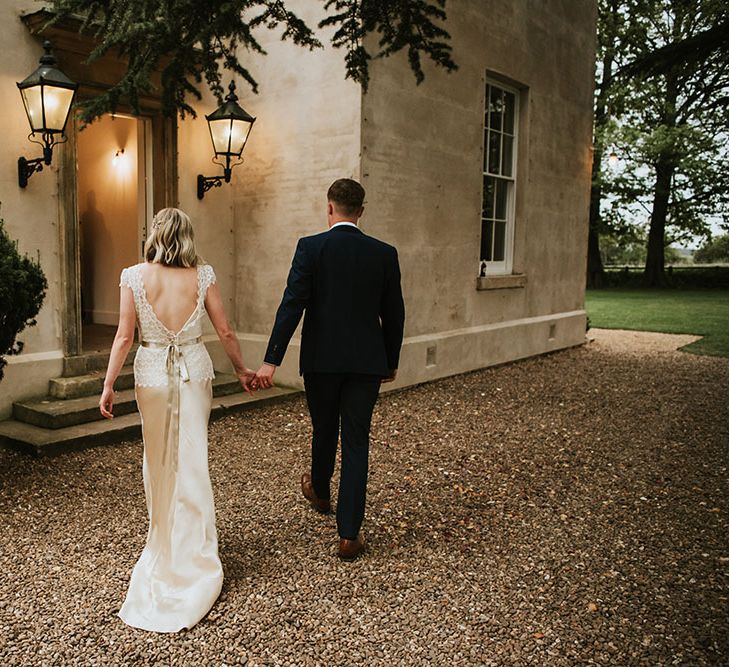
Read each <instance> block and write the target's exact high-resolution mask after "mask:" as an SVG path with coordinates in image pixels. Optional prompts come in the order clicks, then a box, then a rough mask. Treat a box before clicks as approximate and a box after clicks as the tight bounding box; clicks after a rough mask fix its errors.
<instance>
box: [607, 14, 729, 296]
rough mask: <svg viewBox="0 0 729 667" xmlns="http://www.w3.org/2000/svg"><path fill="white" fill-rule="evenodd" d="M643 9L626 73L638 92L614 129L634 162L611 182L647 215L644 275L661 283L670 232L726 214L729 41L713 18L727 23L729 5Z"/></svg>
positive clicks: (701, 228) (617, 195) (685, 233)
mask: <svg viewBox="0 0 729 667" xmlns="http://www.w3.org/2000/svg"><path fill="white" fill-rule="evenodd" d="M634 9H635V12H634V13H633V15H632V21H633V24H634V31H635V34H636V35H638V36H639V38H638V39H632V40H630V42H629V44H628V47H629V49H630V51H631V62H630V63H629V64H628V65H626V66H625V68H624V69H623V70H622V71H621V72H620V73H619V74H618V76H619V77H622V78H623V80H625V81H626V83H625V85H626V87H627V88H628V90H629V95H628V96H627V97H626V100H627V101H626V108H625V110H624V113H623V114H622V115H621V117H620V119H619V120H618V130H617V131H616V133H615V134H614V136H615V137H616V144H618V145H619V151H620V154H621V155H622V157H623V158H624V162H625V166H624V168H623V169H621V171H620V172H619V173H618V174H617V175H616V176H615V177H614V178H613V179H612V182H611V184H610V189H611V192H612V194H613V196H614V199H613V201H612V202H611V205H612V206H613V207H614V208H616V209H620V210H621V215H622V216H623V217H625V216H626V211H631V210H632V211H633V213H634V215H635V216H636V217H638V218H640V217H643V218H644V217H645V215H647V217H648V224H649V231H648V244H647V254H646V264H645V271H644V282H645V284H647V285H649V286H657V285H661V284H663V283H664V268H665V249H666V247H667V246H668V245H670V243H671V242H673V241H677V240H686V239H688V238H692V237H695V236H707V235H708V234H709V233H710V230H709V226H708V222H707V220H708V218H709V217H711V216H720V217H723V218H724V220H726V219H727V218H726V216H727V213H728V206H729V136H727V134H726V127H727V125H728V124H729V113H728V108H729V107H728V105H727V101H728V100H729V98H728V97H727V91H728V90H729V48H728V44H729V42H727V38H726V33H717V32H716V31H715V30H714V28H715V26H720V25H725V24H727V17H728V16H729V8H728V7H727V5H726V3H725V2H723V1H721V0H701V1H699V2H693V1H691V2H689V0H640V1H636V3H635V5H634ZM677 53H678V54H683V56H684V57H677V56H676V54H677ZM687 54H689V55H687ZM697 54H699V55H701V56H702V57H698V55H697Z"/></svg>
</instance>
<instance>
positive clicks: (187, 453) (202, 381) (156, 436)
mask: <svg viewBox="0 0 729 667" xmlns="http://www.w3.org/2000/svg"><path fill="white" fill-rule="evenodd" d="M143 266H144V264H143V263H140V264H136V265H135V266H130V267H127V268H125V269H124V270H123V271H122V273H121V278H120V282H119V284H120V286H122V285H123V286H127V287H129V288H131V290H132V292H133V293H134V304H135V308H136V312H137V324H138V327H139V334H140V346H139V349H138V350H137V352H136V356H135V358H134V392H135V396H136V399H137V405H138V407H139V412H140V414H141V417H142V436H143V439H144V460H143V465H142V474H143V479H144V491H145V497H146V501H147V510H148V514H149V530H148V533H147V542H146V544H145V546H144V550H143V551H142V554H141V556H140V557H139V560H138V561H137V563H136V565H135V566H134V569H133V571H132V574H131V579H130V582H129V589H128V591H127V595H126V599H125V600H124V604H123V605H122V607H121V609H120V611H119V616H120V617H121V618H122V620H123V621H124V622H125V623H127V624H128V625H131V626H134V627H136V628H142V629H144V630H152V631H156V632H177V631H178V630H181V629H182V628H191V627H192V626H193V625H195V624H196V623H197V622H198V621H199V620H200V619H201V618H202V617H203V616H205V614H207V612H208V611H209V610H210V608H211V607H212V605H213V603H214V602H215V600H216V599H217V597H218V595H219V594H220V589H221V587H222V585H223V568H222V565H221V563H220V558H219V557H218V537H217V532H216V528H215V505H214V502H213V491H212V486H211V484H210V476H209V473H208V418H209V416H210V407H211V404H212V380H213V378H214V377H215V373H214V372H213V365H212V361H211V360H210V355H209V354H208V352H207V350H206V348H205V346H204V345H203V343H202V340H201V335H202V323H201V320H202V318H203V315H204V314H205V305H204V302H205V293H206V291H207V288H208V287H209V286H210V285H211V284H213V283H214V282H215V273H214V271H213V268H212V267H211V266H210V265H209V264H202V265H199V266H198V267H197V287H198V292H197V305H196V307H195V310H194V311H193V312H192V314H191V315H190V317H189V319H188V320H187V322H186V323H185V325H184V326H183V327H182V329H180V331H179V332H177V333H174V332H172V331H170V330H169V329H167V328H166V327H165V326H164V325H163V324H162V323H161V322H160V321H159V319H158V318H157V316H156V315H155V313H154V310H153V309H152V306H151V304H150V303H149V301H148V300H147V296H146V293H145V289H144V283H143V279H142V272H141V269H142V267H143Z"/></svg>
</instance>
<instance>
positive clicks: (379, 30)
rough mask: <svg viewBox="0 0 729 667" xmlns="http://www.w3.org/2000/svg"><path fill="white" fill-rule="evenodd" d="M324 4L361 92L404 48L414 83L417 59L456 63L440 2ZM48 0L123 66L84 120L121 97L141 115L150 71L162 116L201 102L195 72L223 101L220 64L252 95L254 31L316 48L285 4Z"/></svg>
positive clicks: (89, 104)
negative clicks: (372, 65) (382, 62)
mask: <svg viewBox="0 0 729 667" xmlns="http://www.w3.org/2000/svg"><path fill="white" fill-rule="evenodd" d="M311 1H312V2H314V0H311ZM322 1H323V2H324V9H325V10H326V12H327V16H326V18H324V19H323V20H322V21H321V22H320V23H319V27H327V26H329V27H333V28H335V31H334V33H333V35H332V38H331V42H332V44H333V46H335V47H336V48H342V49H344V50H345V52H346V53H345V63H346V76H347V77H348V78H351V79H353V80H354V81H356V82H358V83H360V84H361V85H362V87H363V88H364V89H365V90H366V88H367V84H368V81H369V62H370V61H371V60H372V59H373V58H384V57H387V56H390V55H392V54H394V53H397V52H399V51H402V50H405V51H406V52H407V55H408V60H409V62H410V66H411V68H412V70H413V72H414V74H415V77H416V80H417V82H418V83H420V82H421V81H422V80H423V77H424V74H423V68H422V63H421V58H422V57H424V56H425V57H428V58H430V59H431V60H432V61H433V62H434V63H435V64H436V65H437V66H440V67H443V68H445V69H446V70H447V71H452V70H454V69H456V64H455V63H454V62H453V60H452V59H451V46H450V44H449V39H450V35H449V34H448V33H447V32H446V31H445V30H444V29H443V28H442V27H441V26H440V24H441V23H442V22H443V21H445V19H446V13H445V4H446V0H322ZM52 6H53V9H54V10H55V12H56V17H55V18H54V19H53V20H54V21H57V20H60V19H62V18H64V17H67V16H71V15H78V16H82V17H83V18H84V22H83V25H82V27H81V30H82V31H87V32H90V33H92V34H93V35H94V36H95V37H96V39H97V40H98V46H97V47H96V48H95V49H94V51H93V52H92V53H91V56H90V58H89V60H90V61H93V60H94V59H96V58H98V57H99V56H101V55H102V54H104V53H107V52H109V51H113V52H115V53H118V54H119V55H120V56H121V57H122V58H124V59H126V60H127V62H128V64H127V68H126V72H125V74H124V76H123V77H122V79H121V80H120V81H119V82H118V83H117V84H116V85H114V86H112V87H111V88H110V89H108V90H106V91H104V92H102V93H101V94H100V95H98V96H97V97H94V98H93V99H90V100H87V101H84V102H82V103H81V112H82V113H81V116H82V119H83V120H84V121H85V122H91V121H92V120H93V119H94V118H96V117H98V116H100V115H101V114H103V113H107V112H111V111H114V110H115V108H116V107H117V105H118V103H119V102H120V101H121V100H122V99H125V100H126V101H128V102H129V103H130V104H131V106H132V108H133V109H134V111H135V113H139V98H140V95H142V94H144V93H148V92H150V91H151V90H152V89H153V83H152V75H153V73H154V72H155V71H156V70H157V69H161V87H162V90H161V98H162V112H163V113H164V114H165V115H167V116H170V117H171V116H174V115H176V114H178V113H179V114H180V116H181V117H183V118H184V117H185V115H186V114H190V115H191V116H193V117H194V116H195V110H194V109H193V107H192V106H191V105H190V104H189V103H188V101H187V100H188V99H189V96H192V97H193V98H196V99H198V100H199V99H200V98H201V93H200V88H199V86H200V84H201V83H202V81H203V78H204V79H205V82H206V83H207V85H208V86H209V87H210V89H211V90H212V92H213V93H214V94H215V96H216V97H217V98H218V101H219V102H220V103H222V100H223V94H224V86H223V81H222V77H223V74H224V73H225V70H229V71H231V72H234V73H236V74H238V75H239V76H241V77H242V78H243V79H245V80H246V81H247V82H248V84H249V85H250V86H251V88H252V90H253V91H254V92H257V90H258V83H257V82H256V81H255V79H254V78H253V76H252V75H251V73H250V72H249V71H248V69H247V68H246V66H245V63H244V62H241V60H240V55H241V53H242V52H244V51H253V52H257V53H265V51H264V49H263V47H262V46H261V45H260V43H259V42H258V40H257V39H256V37H255V34H254V33H255V31H256V29H258V28H268V29H272V30H273V29H281V30H282V35H281V38H282V39H290V40H292V41H293V42H294V43H295V44H298V45H300V46H302V47H304V48H308V49H316V48H321V46H322V44H321V42H320V41H319V39H318V38H317V37H316V35H315V34H314V31H313V30H312V29H311V28H310V27H309V26H308V25H307V24H306V23H305V22H304V21H303V20H302V19H301V18H299V17H298V16H297V15H296V14H295V13H294V12H293V11H292V10H291V9H289V8H288V7H287V4H286V0H204V1H201V0H52ZM371 34H372V35H377V36H378V40H377V49H376V50H375V51H374V52H371V51H370V49H371V48H372V47H369V48H368V46H366V45H365V38H366V37H367V36H368V35H371ZM368 43H369V41H368Z"/></svg>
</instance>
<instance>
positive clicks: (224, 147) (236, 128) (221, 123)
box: [210, 118, 251, 155]
mask: <svg viewBox="0 0 729 667" xmlns="http://www.w3.org/2000/svg"><path fill="white" fill-rule="evenodd" d="M250 129H251V123H250V122H248V121H243V120H233V119H230V118H224V119H221V120H212V121H210V135H211V137H212V139H213V147H214V148H215V152H216V153H217V154H218V155H240V154H241V153H242V152H243V148H244V147H245V145H246V139H248V133H249V132H250Z"/></svg>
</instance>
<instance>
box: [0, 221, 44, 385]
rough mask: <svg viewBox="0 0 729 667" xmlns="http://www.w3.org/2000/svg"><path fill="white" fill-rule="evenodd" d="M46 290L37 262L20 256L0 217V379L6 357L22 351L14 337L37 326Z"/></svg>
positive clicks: (3, 371)
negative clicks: (26, 328) (26, 329)
mask: <svg viewBox="0 0 729 667" xmlns="http://www.w3.org/2000/svg"><path fill="white" fill-rule="evenodd" d="M46 289H48V281H47V280H46V277H45V274H44V273H43V269H41V267H40V263H39V262H38V261H33V260H31V259H29V258H28V257H27V256H21V255H20V253H19V252H18V247H17V243H16V242H15V241H12V240H11V239H10V237H9V236H8V234H7V232H6V231H5V221H4V220H3V219H2V218H0V380H2V379H3V377H4V375H5V370H4V369H5V366H6V365H7V363H8V362H7V361H6V360H5V356H6V355H11V354H20V353H21V352H22V350H23V343H22V341H18V340H16V337H17V336H18V334H19V333H20V332H21V331H22V330H23V329H25V327H28V326H33V325H34V324H35V323H36V320H35V317H36V315H38V312H39V311H40V308H41V305H42V304H43V299H44V298H45V295H46Z"/></svg>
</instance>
